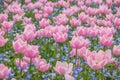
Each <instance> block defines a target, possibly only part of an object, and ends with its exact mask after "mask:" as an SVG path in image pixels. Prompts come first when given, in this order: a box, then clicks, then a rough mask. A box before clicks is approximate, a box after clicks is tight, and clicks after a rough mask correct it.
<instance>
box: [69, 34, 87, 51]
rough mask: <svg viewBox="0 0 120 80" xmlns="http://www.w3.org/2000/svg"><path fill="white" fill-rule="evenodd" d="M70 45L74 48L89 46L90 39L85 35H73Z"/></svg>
mask: <svg viewBox="0 0 120 80" xmlns="http://www.w3.org/2000/svg"><path fill="white" fill-rule="evenodd" d="M70 46H71V47H72V48H76V49H79V48H82V47H88V46H89V40H87V39H84V38H83V37H79V36H78V37H75V36H73V38H72V40H71V41H70Z"/></svg>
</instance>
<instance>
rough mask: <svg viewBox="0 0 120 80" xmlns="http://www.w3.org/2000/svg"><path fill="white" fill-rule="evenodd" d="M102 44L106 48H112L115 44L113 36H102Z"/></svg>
mask: <svg viewBox="0 0 120 80" xmlns="http://www.w3.org/2000/svg"><path fill="white" fill-rule="evenodd" d="M100 43H101V44H102V45H104V46H111V45H112V44H113V37H112V36H106V35H103V36H100Z"/></svg>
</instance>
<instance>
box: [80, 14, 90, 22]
mask: <svg viewBox="0 0 120 80" xmlns="http://www.w3.org/2000/svg"><path fill="white" fill-rule="evenodd" d="M78 17H79V19H80V20H81V22H87V20H88V18H89V17H88V15H86V14H85V13H84V12H82V13H80V14H79V15H78Z"/></svg>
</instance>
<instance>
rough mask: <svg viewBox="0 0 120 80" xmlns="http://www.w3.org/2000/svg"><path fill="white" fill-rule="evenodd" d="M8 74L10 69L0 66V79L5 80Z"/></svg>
mask: <svg viewBox="0 0 120 80" xmlns="http://www.w3.org/2000/svg"><path fill="white" fill-rule="evenodd" d="M9 73H10V69H8V67H6V66H5V65H4V64H0V79H5V78H7V77H8V75H9Z"/></svg>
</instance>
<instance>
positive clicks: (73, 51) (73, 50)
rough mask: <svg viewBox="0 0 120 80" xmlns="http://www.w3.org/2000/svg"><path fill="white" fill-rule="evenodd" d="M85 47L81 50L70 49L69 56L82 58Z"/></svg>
mask: <svg viewBox="0 0 120 80" xmlns="http://www.w3.org/2000/svg"><path fill="white" fill-rule="evenodd" d="M86 50H87V49H86V47H82V48H80V49H77V50H76V49H72V51H71V52H70V54H71V55H72V56H75V55H78V56H80V57H83V55H84V54H85V53H86Z"/></svg>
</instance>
